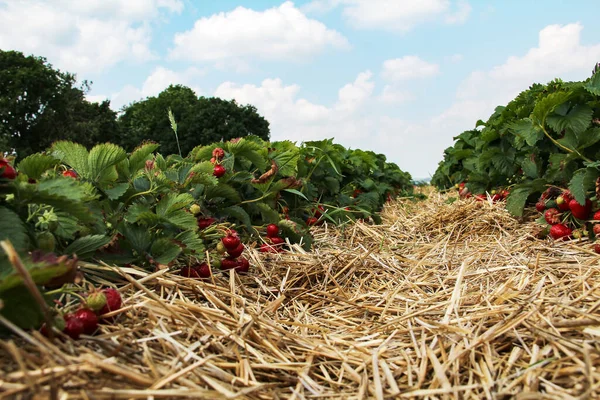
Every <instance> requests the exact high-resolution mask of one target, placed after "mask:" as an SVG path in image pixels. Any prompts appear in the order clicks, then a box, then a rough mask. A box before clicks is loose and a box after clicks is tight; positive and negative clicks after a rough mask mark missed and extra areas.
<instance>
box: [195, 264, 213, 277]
mask: <svg viewBox="0 0 600 400" xmlns="http://www.w3.org/2000/svg"><path fill="white" fill-rule="evenodd" d="M196 271H197V272H198V276H199V277H200V278H202V279H208V278H210V267H209V266H208V264H207V263H205V262H203V263H202V264H200V265H198V266H197V268H196Z"/></svg>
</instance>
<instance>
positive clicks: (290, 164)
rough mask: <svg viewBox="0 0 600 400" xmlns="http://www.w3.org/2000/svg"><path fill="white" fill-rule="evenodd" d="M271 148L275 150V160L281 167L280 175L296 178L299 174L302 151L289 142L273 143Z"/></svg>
mask: <svg viewBox="0 0 600 400" xmlns="http://www.w3.org/2000/svg"><path fill="white" fill-rule="evenodd" d="M271 147H272V148H274V149H275V152H274V155H273V160H274V161H275V163H277V166H278V167H279V174H280V175H282V176H295V175H296V173H297V172H298V160H299V159H300V149H299V148H298V147H296V145H295V144H294V143H293V142H290V141H288V140H285V141H281V142H273V143H271Z"/></svg>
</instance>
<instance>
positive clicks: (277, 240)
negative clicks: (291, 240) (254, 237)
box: [269, 237, 285, 246]
mask: <svg viewBox="0 0 600 400" xmlns="http://www.w3.org/2000/svg"><path fill="white" fill-rule="evenodd" d="M269 239H271V243H273V244H274V245H275V246H277V245H281V244H285V240H284V239H282V238H280V237H272V238H269Z"/></svg>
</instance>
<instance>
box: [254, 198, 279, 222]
mask: <svg viewBox="0 0 600 400" xmlns="http://www.w3.org/2000/svg"><path fill="white" fill-rule="evenodd" d="M256 207H257V208H258V209H259V211H260V215H261V217H262V221H263V222H264V223H267V224H275V223H277V222H279V220H280V217H279V213H278V212H277V211H276V210H275V209H273V208H272V207H270V206H269V205H268V204H266V203H263V202H258V203H256Z"/></svg>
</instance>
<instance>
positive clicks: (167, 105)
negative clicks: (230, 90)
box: [114, 85, 269, 156]
mask: <svg viewBox="0 0 600 400" xmlns="http://www.w3.org/2000/svg"><path fill="white" fill-rule="evenodd" d="M167 110H171V111H172V116H173V118H174V120H173V121H171V120H170V119H169V114H168V113H167ZM122 111H123V113H122V115H121V116H120V117H119V120H118V122H119V126H120V129H121V130H122V131H123V133H124V134H123V135H121V136H120V137H119V138H115V140H114V143H116V144H119V145H121V146H122V147H124V148H126V149H128V150H133V148H135V147H136V146H137V145H138V144H139V143H141V142H142V141H145V140H151V141H154V142H156V143H160V146H161V147H160V150H161V152H162V153H163V154H179V149H180V148H181V154H182V155H183V156H185V155H186V154H188V153H189V152H190V151H192V149H194V148H195V147H196V146H198V145H208V144H210V143H214V142H219V141H221V140H223V141H227V140H230V139H234V138H238V137H246V136H248V135H256V136H258V137H260V138H262V139H264V140H268V139H269V123H268V122H267V121H266V120H265V119H264V118H263V117H262V116H260V115H259V114H258V112H257V110H256V108H255V107H253V106H251V105H246V106H241V105H238V104H237V103H236V102H235V101H233V100H232V101H226V100H222V99H219V98H215V97H211V98H205V97H200V98H198V97H197V96H196V94H195V93H194V91H193V90H192V89H190V88H187V87H185V86H180V85H177V86H169V87H168V88H167V89H165V90H164V91H162V92H161V93H160V94H159V95H158V96H156V97H148V98H146V99H145V100H142V101H138V102H135V103H133V104H130V105H128V106H126V107H124V108H123V110H122ZM175 121H176V123H175V126H176V129H177V133H176V134H175V133H174V131H173V127H174V125H173V124H172V122H175ZM178 142H179V143H178Z"/></svg>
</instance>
